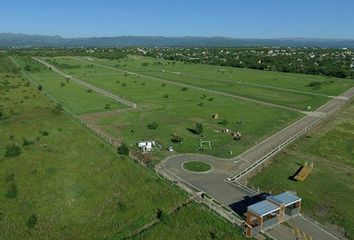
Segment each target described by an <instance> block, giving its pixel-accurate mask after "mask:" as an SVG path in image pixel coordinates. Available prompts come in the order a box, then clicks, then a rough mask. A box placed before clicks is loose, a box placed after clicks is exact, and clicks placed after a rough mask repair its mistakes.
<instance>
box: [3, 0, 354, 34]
mask: <svg viewBox="0 0 354 240" xmlns="http://www.w3.org/2000/svg"><path fill="white" fill-rule="evenodd" d="M0 32H11V33H28V34H43V35H60V36H63V37H92V36H97V37H101V36H121V35H138V36H224V37H236V38H279V37H289V38H294V37H310V38H340V39H354V0H125V1H123V0H115V1H114V0H96V1H94V0H0Z"/></svg>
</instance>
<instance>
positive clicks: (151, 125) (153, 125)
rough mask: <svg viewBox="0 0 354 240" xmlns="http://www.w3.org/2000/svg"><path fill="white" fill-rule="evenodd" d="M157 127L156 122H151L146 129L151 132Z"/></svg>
mask: <svg viewBox="0 0 354 240" xmlns="http://www.w3.org/2000/svg"><path fill="white" fill-rule="evenodd" d="M157 126H158V125H157V123H156V122H152V123H149V124H148V125H147V127H148V129H151V130H155V129H156V128H157Z"/></svg>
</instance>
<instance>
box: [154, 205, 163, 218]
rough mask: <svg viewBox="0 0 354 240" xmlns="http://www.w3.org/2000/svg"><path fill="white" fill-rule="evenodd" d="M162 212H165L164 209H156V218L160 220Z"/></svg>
mask: <svg viewBox="0 0 354 240" xmlns="http://www.w3.org/2000/svg"><path fill="white" fill-rule="evenodd" d="M162 214H163V212H162V210H161V209H160V208H158V209H157V211H156V218H157V219H158V220H161V218H162Z"/></svg>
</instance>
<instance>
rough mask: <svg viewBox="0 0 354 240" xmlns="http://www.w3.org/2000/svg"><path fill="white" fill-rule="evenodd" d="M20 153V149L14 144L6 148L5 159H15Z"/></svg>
mask: <svg viewBox="0 0 354 240" xmlns="http://www.w3.org/2000/svg"><path fill="white" fill-rule="evenodd" d="M21 153H22V151H21V148H20V147H19V146H17V145H16V144H14V143H13V144H10V145H7V146H6V152H5V157H17V156H19V155H21Z"/></svg>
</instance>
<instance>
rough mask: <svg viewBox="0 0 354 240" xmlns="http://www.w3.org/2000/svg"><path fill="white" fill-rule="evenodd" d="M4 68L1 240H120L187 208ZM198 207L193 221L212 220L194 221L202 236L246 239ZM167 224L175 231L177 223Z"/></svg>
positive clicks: (168, 189) (178, 195)
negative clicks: (160, 216)
mask: <svg viewBox="0 0 354 240" xmlns="http://www.w3.org/2000/svg"><path fill="white" fill-rule="evenodd" d="M5 62H6V63H4V61H3V59H2V58H0V71H1V73H0V84H1V88H0V91H1V98H0V111H1V118H0V121H1V125H0V136H1V139H2V141H1V142H0V165H1V168H0V191H1V194H0V222H1V225H0V238H1V239H102V238H105V239H121V238H122V237H124V236H127V235H128V234H130V233H131V232H133V231H136V230H137V229H139V228H141V227H143V226H144V225H145V224H147V223H149V222H151V221H154V220H155V219H156V215H157V212H158V209H160V210H161V211H162V213H163V214H165V213H167V212H169V211H170V210H171V209H174V208H176V207H177V206H179V205H180V204H181V203H183V202H185V201H186V199H187V198H186V196H185V195H184V194H183V193H181V192H180V191H178V190H176V189H175V188H173V187H171V186H169V185H167V184H166V183H165V182H163V181H162V180H160V178H158V177H157V176H154V175H153V174H151V172H149V171H148V170H146V169H144V168H142V167H141V166H140V165H137V164H135V163H134V162H133V161H132V160H131V159H128V158H124V157H118V156H116V155H115V154H114V151H115V150H114V149H112V148H111V147H109V146H107V145H106V144H105V143H104V142H102V141H101V140H99V139H98V138H97V137H96V136H95V135H94V134H92V133H91V132H89V131H88V130H87V129H85V128H83V127H82V126H81V125H79V124H78V123H77V122H75V121H74V120H73V119H71V118H70V117H69V116H67V115H65V114H64V113H63V112H60V111H58V109H57V108H56V107H55V106H54V105H53V104H52V103H50V102H49V100H48V99H47V98H46V97H45V96H43V94H41V93H40V92H39V91H38V90H36V89H35V88H34V87H33V86H32V85H28V84H26V81H25V80H23V79H21V78H20V76H19V75H17V74H13V73H11V72H12V71H14V72H16V68H15V67H14V66H12V69H13V70H12V69H11V67H8V66H11V65H12V63H11V62H10V61H9V60H7V61H5ZM5 64H6V65H5ZM3 66H6V67H3ZM7 68H10V72H9V71H8V70H5V69H7ZM16 146H17V147H16ZM195 208H196V209H195V210H194V216H193V217H195V218H196V219H204V220H206V219H210V221H202V222H191V223H192V224H193V225H194V226H195V227H196V228H198V229H200V232H201V234H202V235H208V234H210V233H209V231H210V229H213V230H214V231H215V232H216V234H217V236H223V235H219V234H223V231H224V230H225V229H228V233H227V236H230V238H232V239H242V237H240V234H239V232H238V231H233V228H232V227H231V226H228V225H227V224H225V223H224V222H222V221H221V220H219V219H218V218H216V217H214V216H213V215H211V213H207V212H206V211H204V210H198V209H197V207H196V206H195ZM182 210H183V208H182ZM166 217H168V219H171V223H170V224H171V225H173V224H174V221H176V222H178V221H179V220H178V216H177V217H176V220H174V219H175V218H174V216H173V215H171V216H169V215H167V216H166ZM186 221H188V218H184V223H187V222H186ZM169 234H170V236H171V238H177V236H178V234H179V233H178V232H173V233H169ZM218 239H220V237H218Z"/></svg>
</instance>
